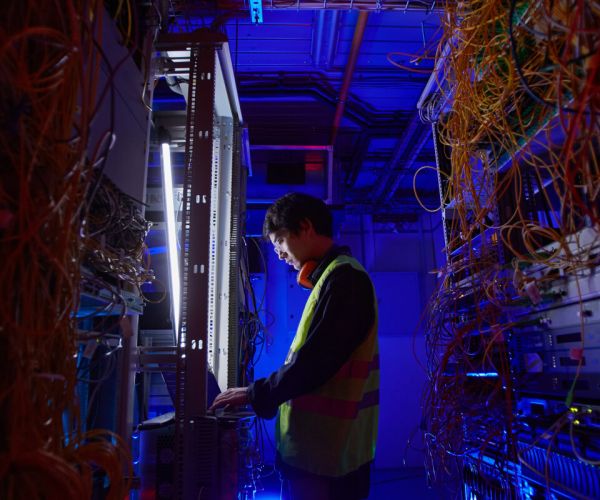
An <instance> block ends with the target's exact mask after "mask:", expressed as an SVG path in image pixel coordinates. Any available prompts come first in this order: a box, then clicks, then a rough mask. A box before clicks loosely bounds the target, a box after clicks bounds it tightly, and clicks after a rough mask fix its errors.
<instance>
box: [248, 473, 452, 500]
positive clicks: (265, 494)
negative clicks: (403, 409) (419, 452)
mask: <svg viewBox="0 0 600 500" xmlns="http://www.w3.org/2000/svg"><path fill="white" fill-rule="evenodd" d="M263 486H264V488H265V489H264V491H260V492H257V493H256V497H255V498H256V499H257V500H279V485H278V481H277V479H276V477H275V475H273V476H272V477H271V478H269V479H268V480H265V481H263ZM448 498H450V497H449V496H448V494H447V493H445V492H444V490H440V489H437V490H434V489H431V488H428V487H427V484H426V480H425V471H424V470H423V469H422V468H420V467H406V468H402V469H377V470H375V471H373V475H372V478H371V494H370V495H369V500H446V499H448Z"/></svg>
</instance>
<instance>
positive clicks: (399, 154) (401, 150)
mask: <svg viewBox="0 0 600 500" xmlns="http://www.w3.org/2000/svg"><path fill="white" fill-rule="evenodd" d="M419 126H421V127H422V126H423V124H422V123H421V120H420V118H419V113H413V115H412V116H411V118H410V122H409V123H408V125H407V127H406V128H405V129H404V131H403V132H402V136H401V137H400V138H399V139H398V142H397V143H396V147H395V148H394V151H393V153H392V157H391V158H390V159H389V161H388V162H387V163H386V165H385V168H384V170H383V173H382V175H381V176H380V177H379V178H378V179H377V182H376V183H375V186H374V187H373V191H372V192H371V199H372V200H380V199H381V197H382V196H384V195H385V192H386V188H387V187H388V185H389V183H390V179H392V177H393V175H394V172H395V171H396V169H397V168H398V165H399V164H401V163H402V160H403V159H404V158H406V153H407V150H408V149H409V147H410V141H411V140H412V138H413V136H414V134H415V131H416V130H417V129H418V128H419ZM392 182H393V181H392Z"/></svg>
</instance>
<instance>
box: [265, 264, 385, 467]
mask: <svg viewBox="0 0 600 500" xmlns="http://www.w3.org/2000/svg"><path fill="white" fill-rule="evenodd" d="M341 265H351V266H352V267H353V268H355V269H357V270H360V271H362V272H365V273H366V271H365V270H364V269H363V267H362V266H361V265H360V264H359V263H358V262H357V261H356V260H355V259H354V258H352V257H349V256H345V255H340V256H338V257H336V258H335V259H334V260H333V261H332V262H331V263H330V264H329V266H327V268H326V269H325V271H324V272H323V274H322V275H321V276H320V278H319V280H318V281H317V283H316V284H315V287H314V288H313V290H312V291H311V294H310V296H309V298H308V300H307V301H306V305H305V307H304V311H303V313H302V318H301V320H300V323H299V325H298V329H297V331H296V336H295V337H294V340H293V341H292V345H291V347H290V352H289V354H288V358H287V360H286V362H289V361H290V359H291V356H292V355H293V353H295V352H297V351H298V350H299V349H300V348H301V347H302V346H303V345H304V342H305V341H306V336H307V335H308V329H309V326H310V323H311V321H312V319H313V315H314V310H315V306H316V303H317V301H318V299H319V294H320V292H321V289H322V287H323V283H324V282H325V280H326V278H327V276H329V274H330V273H331V272H332V271H333V270H334V269H335V268H336V267H338V266H341ZM374 294H375V292H374V291H373V297H374V304H373V305H374V307H375V324H374V325H373V326H372V327H371V329H370V331H369V334H368V335H367V338H366V339H365V340H364V341H363V342H362V343H361V345H360V346H358V347H357V348H356V350H355V351H354V352H353V353H352V355H351V356H350V358H349V360H348V361H347V362H346V363H345V364H344V365H343V366H342V367H341V368H340V370H339V371H338V372H337V373H336V374H335V375H334V376H333V377H332V378H331V379H330V380H329V381H327V382H326V383H325V384H324V385H323V386H321V387H320V388H319V389H317V390H315V391H313V392H311V393H310V394H306V395H303V396H300V397H298V398H295V399H293V400H291V401H287V402H286V403H284V404H282V405H281V406H280V409H279V415H278V418H277V450H278V452H279V455H280V457H281V459H282V460H283V461H284V462H285V463H287V464H289V465H291V466H294V467H297V468H300V469H303V470H306V471H308V472H311V473H313V474H320V475H324V476H330V477H339V476H343V475H345V474H348V473H350V472H352V471H354V470H356V469H358V468H359V467H360V466H361V465H364V464H365V463H367V462H369V461H371V460H373V458H374V456H375V441H376V439H377V420H378V415H379V351H378V346H377V301H376V300H375V295H374Z"/></svg>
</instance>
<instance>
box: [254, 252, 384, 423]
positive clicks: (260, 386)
mask: <svg viewBox="0 0 600 500" xmlns="http://www.w3.org/2000/svg"><path fill="white" fill-rule="evenodd" d="M340 254H348V251H347V248H343V247H333V248H332V250H331V251H330V252H329V253H328V254H327V255H326V256H325V257H324V258H323V260H322V261H321V262H320V264H319V265H318V266H317V268H316V269H315V271H314V272H313V273H312V274H311V280H312V281H313V282H316V281H317V280H318V278H319V277H320V276H321V274H322V273H323V271H325V268H326V267H327V265H328V264H329V263H330V262H331V261H332V260H333V259H334V258H335V257H336V256H337V255H340ZM374 300H375V297H374V294H373V287H372V285H371V281H370V279H369V277H368V275H367V274H366V273H364V272H362V271H358V270H357V269H354V268H353V267H352V266H350V265H348V264H345V265H341V266H338V267H337V268H335V269H334V270H333V271H332V272H331V273H330V274H329V276H328V277H327V278H326V281H325V282H324V283H323V287H322V289H321V292H320V294H319V299H318V301H317V303H316V305H315V312H314V316H313V319H312V321H311V324H310V326H309V329H308V334H307V338H306V342H305V343H304V345H302V347H301V348H300V349H299V350H298V352H296V353H294V354H293V355H292V358H291V360H290V362H289V363H287V364H285V365H283V366H282V367H281V368H279V370H277V371H276V372H273V373H272V374H271V375H269V376H268V377H267V378H261V379H259V380H257V381H255V382H254V383H252V384H250V386H249V389H248V396H249V400H250V404H251V405H252V407H253V409H254V411H255V412H256V414H257V415H258V416H259V417H262V418H273V417H274V416H275V415H276V414H277V409H278V407H279V405H280V404H281V403H283V402H285V401H288V400H290V399H293V398H296V397H298V396H302V395H304V394H307V393H309V392H312V391H313V390H315V389H317V388H318V387H320V386H321V385H323V384H324V383H325V382H327V381H328V380H329V379H330V378H331V377H333V375H335V374H336V373H337V372H338V371H339V369H340V368H341V367H342V366H343V365H344V363H346V361H348V359H349V358H350V355H351V354H352V352H353V351H354V350H355V349H356V348H357V347H358V346H359V345H360V344H361V343H362V342H363V341H364V340H365V339H366V338H367V335H368V333H369V329H370V328H371V326H372V325H373V323H374V314H375V308H374V304H373V302H374Z"/></svg>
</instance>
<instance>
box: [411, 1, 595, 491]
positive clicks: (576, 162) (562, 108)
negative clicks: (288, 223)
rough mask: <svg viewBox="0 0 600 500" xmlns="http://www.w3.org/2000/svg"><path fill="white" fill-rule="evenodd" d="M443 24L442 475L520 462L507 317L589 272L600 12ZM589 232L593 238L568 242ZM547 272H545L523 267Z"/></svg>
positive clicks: (575, 5)
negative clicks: (461, 460) (486, 462)
mask: <svg viewBox="0 0 600 500" xmlns="http://www.w3.org/2000/svg"><path fill="white" fill-rule="evenodd" d="M442 22H443V27H444V34H443V37H442V43H441V44H440V48H439V50H438V61H437V62H438V63H442V64H443V68H444V70H443V75H441V76H443V79H444V80H445V82H446V83H444V84H440V88H441V89H442V91H441V92H442V95H438V96H434V97H432V98H431V99H430V100H429V103H430V104H428V105H427V106H426V110H425V111H424V112H423V113H422V115H423V116H424V117H425V118H427V119H434V117H435V116H437V114H438V113H437V110H439V109H440V107H441V106H446V108H445V110H444V113H443V114H442V116H441V117H440V118H439V122H438V124H437V127H438V128H439V130H440V141H441V144H442V146H444V147H443V148H442V150H440V151H439V153H440V155H441V159H442V161H441V162H440V163H441V164H443V163H444V162H449V165H450V168H449V169H447V170H444V169H442V168H441V167H440V174H441V176H442V184H443V186H444V189H443V196H444V200H443V206H444V208H445V215H446V234H447V248H446V250H447V253H448V263H447V266H446V268H445V269H443V270H442V271H441V275H442V276H441V278H442V279H441V285H440V287H439V288H438V290H437V292H436V293H435V294H434V297H433V299H432V301H431V303H430V305H429V312H430V314H426V315H425V317H426V318H428V324H427V325H426V332H427V348H428V367H427V371H428V376H429V380H430V383H429V386H428V389H427V391H426V394H425V400H424V411H425V427H426V433H425V438H426V439H425V441H426V447H427V451H428V464H429V469H430V471H431V472H432V473H434V475H435V477H436V478H438V479H439V478H440V477H441V476H443V475H444V474H443V473H442V474H441V476H440V475H439V474H438V473H439V472H440V471H446V472H447V473H451V472H452V471H456V470H457V469H456V466H457V461H456V458H457V457H465V456H470V457H477V456H481V455H482V453H485V454H487V455H488V456H493V455H494V453H496V454H498V456H500V457H502V456H507V457H513V460H515V459H516V457H517V456H518V454H517V449H516V443H515V441H514V439H515V438H514V437H513V431H514V429H515V423H514V422H513V414H514V410H513V408H512V402H511V388H512V377H511V369H510V366H509V360H508V352H507V345H506V338H507V336H508V333H509V332H510V330H511V328H512V327H513V326H514V324H512V323H511V321H510V319H509V315H507V310H510V307H514V306H515V304H516V303H517V302H519V301H520V302H521V303H522V302H523V300H525V301H527V300H529V297H528V296H527V293H526V292H525V289H526V286H529V285H531V283H533V282H535V284H536V286H537V287H538V288H539V290H540V291H543V289H544V287H546V288H548V286H549V283H550V282H552V280H554V279H555V278H556V276H557V274H558V273H557V272H555V271H558V272H560V273H561V274H565V273H566V274H567V275H568V276H571V277H574V278H575V279H577V276H579V275H584V274H581V273H583V271H584V270H585V269H587V270H588V271H589V269H590V268H591V267H595V266H596V265H597V261H596V260H594V259H595V257H593V256H594V255H596V250H593V249H594V248H597V246H598V243H600V236H599V230H600V225H599V223H600V196H599V195H600V178H599V174H600V165H599V162H598V154H599V152H600V144H599V137H600V130H599V124H600V122H599V121H598V110H599V105H600V84H599V76H598V66H599V64H600V5H599V4H598V3H597V2H595V1H592V0H587V1H584V0H563V1H554V0H538V1H534V2H525V1H517V0H505V1H502V2H497V1H491V0H480V1H477V2H458V3H454V2H448V3H447V4H446V5H445V15H444V16H443V17H442ZM436 67H437V65H436ZM440 80H441V78H440ZM440 83H441V81H440ZM445 155H447V156H445ZM584 228H588V229H589V230H590V231H595V234H596V239H595V241H592V242H591V243H590V242H589V241H588V242H587V243H585V245H584V244H583V243H582V244H580V242H579V239H578V237H573V236H569V235H573V234H574V233H576V232H579V231H581V230H582V229H584ZM548 245H552V248H554V250H553V251H551V252H549V251H546V250H544V248H549V247H548ZM538 265H543V266H547V269H548V272H547V273H546V274H544V275H543V276H542V277H540V274H539V273H537V274H532V273H533V271H531V272H529V271H527V269H533V268H534V267H535V266H538ZM528 273H529V274H528ZM578 286H579V285H578ZM532 300H533V299H532ZM533 304H534V302H533V303H532V302H531V301H529V307H531V306H532V305H533ZM582 332H583V323H582ZM582 336H583V335H582ZM582 347H583V340H582ZM580 368H581V362H580V365H579V366H578V367H577V373H576V375H575V380H574V381H573V386H572V388H571V391H569V396H568V397H567V401H566V403H567V407H566V408H565V411H568V409H567V408H568V406H569V405H570V401H571V400H572V397H573V391H574V388H575V382H576V380H577V377H578V376H579V372H580ZM468 373H470V374H471V375H480V376H471V377H468V376H467V374H468ZM486 373H489V374H490V375H492V376H490V377H485V376H483V375H485V374H486ZM559 418H560V419H561V422H563V423H562V424H561V426H564V421H565V420H564V415H562V416H559ZM555 428H556V426H553V427H552V429H555ZM574 452H575V453H576V454H577V450H576V449H574ZM497 465H498V473H499V474H500V471H501V470H502V468H503V467H502V465H501V460H500V459H499V461H498V462H497ZM524 465H527V464H524ZM541 475H542V476H543V473H541ZM546 479H547V483H548V482H549V481H548V478H546Z"/></svg>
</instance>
